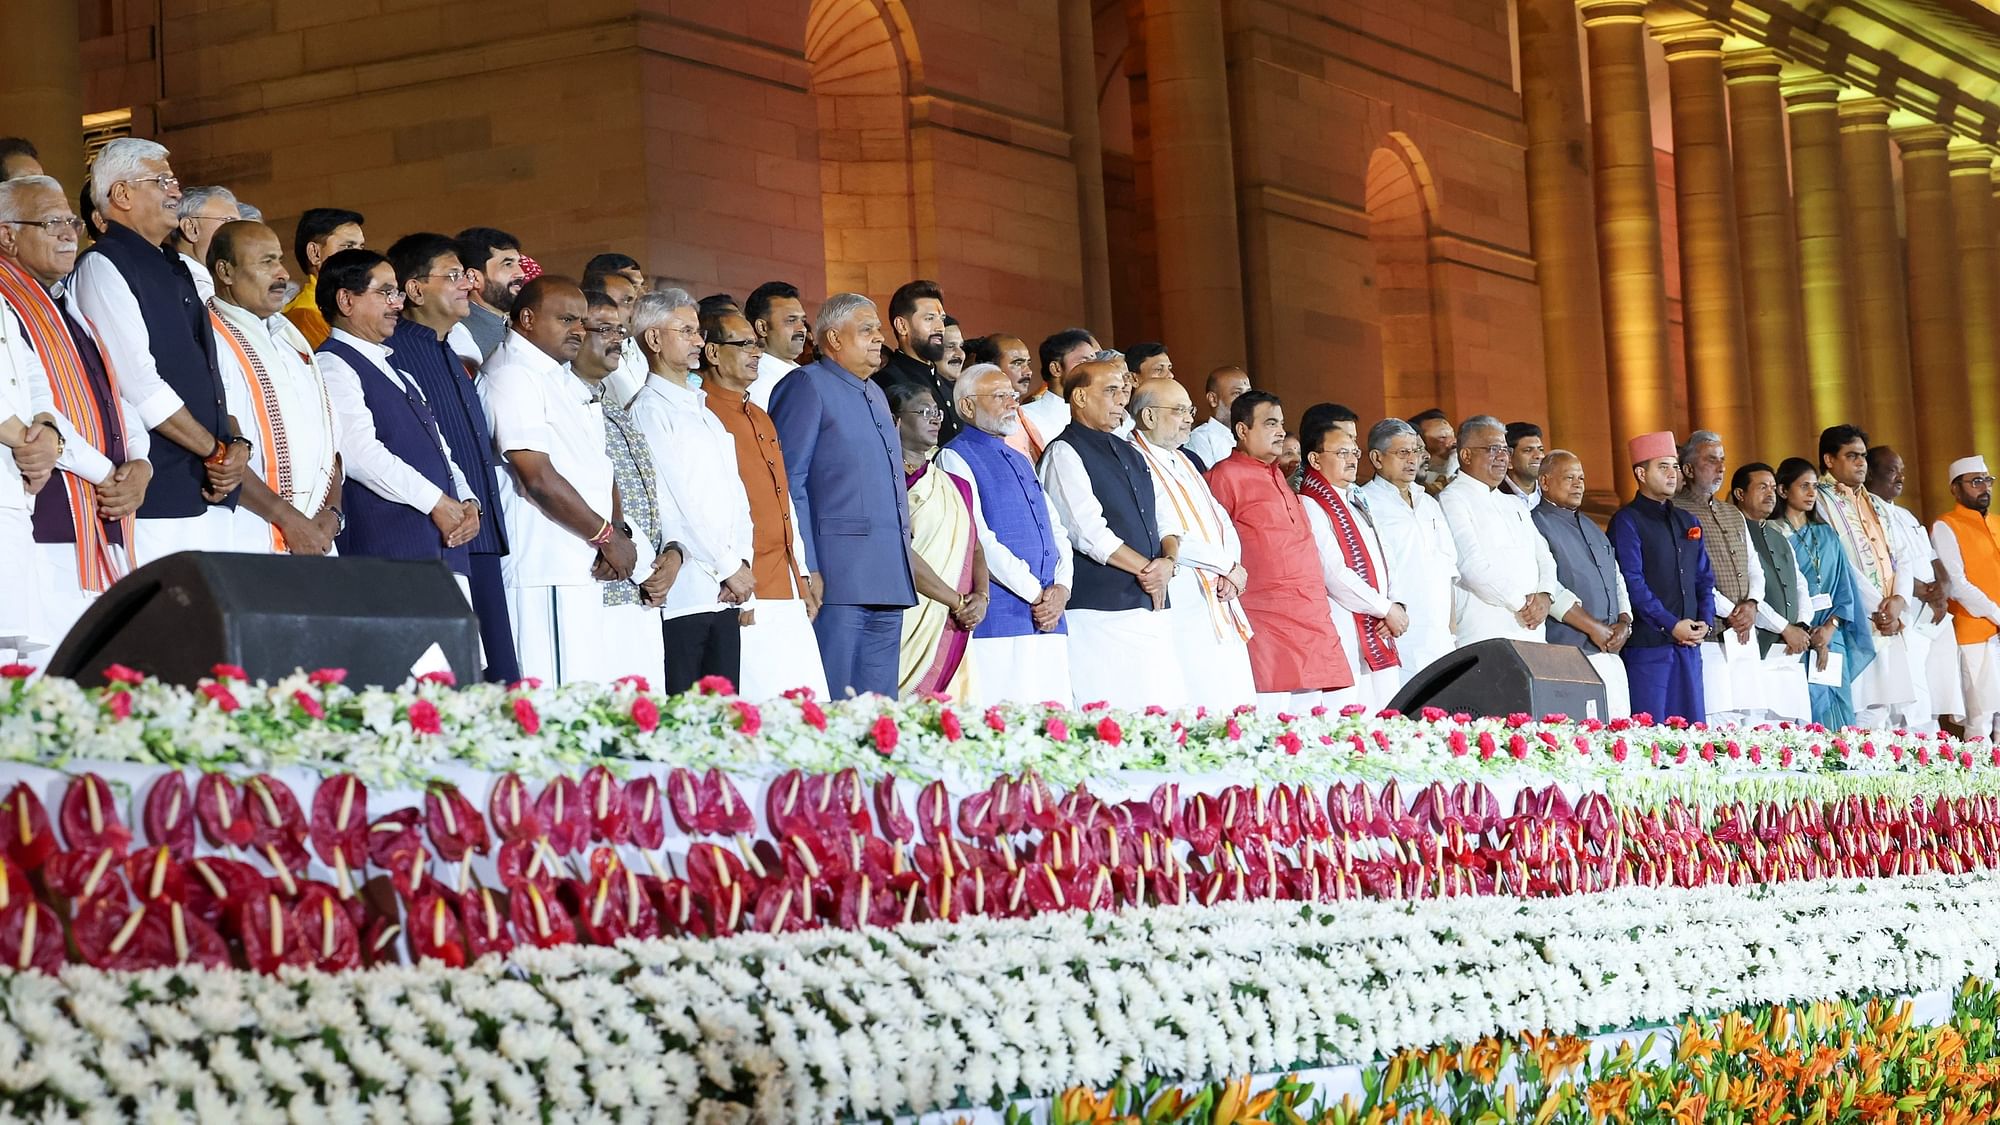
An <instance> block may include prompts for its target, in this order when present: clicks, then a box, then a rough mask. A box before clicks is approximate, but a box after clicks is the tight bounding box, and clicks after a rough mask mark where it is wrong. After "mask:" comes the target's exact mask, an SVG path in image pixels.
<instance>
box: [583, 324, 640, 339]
mask: <svg viewBox="0 0 2000 1125" xmlns="http://www.w3.org/2000/svg"><path fill="white" fill-rule="evenodd" d="M584 331H586V332H594V333H596V334H597V335H598V336H601V337H603V338H604V339H606V340H623V339H625V338H626V337H627V336H630V335H631V334H632V333H630V332H628V331H626V330H625V326H624V325H622V324H593V325H589V326H587V327H586V328H585V329H584Z"/></svg>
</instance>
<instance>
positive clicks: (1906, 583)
mask: <svg viewBox="0 0 2000 1125" xmlns="http://www.w3.org/2000/svg"><path fill="white" fill-rule="evenodd" d="M1819 496H1820V499H1819V510H1820V513H1821V514H1822V515H1824V516H1825V517H1826V520H1827V522H1828V523H1830V524H1832V525H1833V529H1834V531H1835V532H1837V533H1838V534H1839V535H1840V545H1841V548H1842V549H1843V550H1845V551H1846V552H1847V563H1848V566H1849V567H1850V568H1852V569H1853V571H1854V586H1855V589H1857V590H1858V591H1860V594H1861V613H1862V616H1863V618H1868V617H1873V616H1874V615H1875V611H1876V610H1877V609H1878V608H1880V607H1881V605H1882V600H1883V598H1885V597H1887V596H1888V595H1890V594H1896V595H1899V596H1901V597H1902V598H1903V599H1904V600H1905V601H1908V600H1909V598H1910V590H1911V581H1910V575H1909V573H1908V572H1907V571H1906V570H1904V569H1903V566H1902V564H1901V562H1900V560H1897V559H1896V558H1894V557H1893V556H1894V555H1895V554H1896V553H1897V551H1896V540H1897V538H1898V537H1897V535H1896V532H1895V525H1894V524H1892V523H1890V522H1889V521H1890V519H1891V518H1892V517H1891V516H1890V515H1889V512H1888V509H1889V505H1887V504H1884V503H1882V502H1881V501H1880V500H1878V499H1876V498H1875V497H1874V496H1872V495H1870V494H1869V493H1868V492H1866V491H1865V490H1861V489H1853V490H1849V489H1845V488H1843V487H1842V486H1840V485H1838V484H1830V483H1828V482H1822V483H1821V484H1820V490H1819ZM1859 504H1869V505H1872V506H1873V507H1874V508H1875V512H1876V515H1877V516H1878V518H1880V519H1881V521H1882V530H1883V533H1884V535H1885V536H1886V537H1887V539H1888V546H1889V550H1890V553H1891V556H1892V557H1891V558H1890V559H1887V560H1884V562H1885V564H1886V565H1888V566H1889V567H1890V569H1891V570H1892V571H1893V575H1892V578H1891V581H1890V583H1889V584H1888V586H1887V588H1884V587H1882V586H1879V585H1877V584H1876V583H1875V582H1873V581H1871V580H1870V579H1869V577H1868V568H1867V567H1866V566H1864V565H1862V563H1863V560H1862V552H1864V551H1866V550H1868V549H1869V544H1868V541H1867V539H1866V537H1865V536H1864V535H1863V534H1862V531H1861V528H1860V526H1859V523H1860V517H1859V515H1858V514H1855V513H1856V512H1858V508H1851V506H1852V505H1859ZM1869 631H1870V632H1871V633H1873V634H1874V636H1873V639H1874V641H1875V659H1874V660H1872V661H1870V662H1869V664H1868V667H1867V668H1864V669H1862V671H1861V674H1860V675H1859V676H1856V677H1855V679H1854V714H1855V721H1856V722H1857V723H1858V724H1859V725H1861V726H1864V727H1870V728H1881V727H1885V726H1887V725H1888V724H1889V722H1890V718H1891V715H1892V713H1894V712H1906V711H1908V710H1909V709H1910V708H1911V707H1912V706H1913V705H1914V704H1915V702H1916V699H1917V686H1916V683H1915V682H1914V679H1913V677H1912V675H1911V670H1912V663H1911V659H1910V645H1909V636H1908V630H1904V632H1902V633H1898V634H1897V635H1895V636H1893V637H1885V636H1883V635H1881V634H1880V633H1874V626H1873V625H1872V624H1871V625H1870V626H1869Z"/></svg>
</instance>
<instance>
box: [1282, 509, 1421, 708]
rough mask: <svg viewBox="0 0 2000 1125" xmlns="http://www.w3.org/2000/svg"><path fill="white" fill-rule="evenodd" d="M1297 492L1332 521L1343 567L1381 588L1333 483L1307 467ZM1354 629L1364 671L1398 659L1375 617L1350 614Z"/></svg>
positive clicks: (1392, 642)
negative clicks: (1365, 667)
mask: <svg viewBox="0 0 2000 1125" xmlns="http://www.w3.org/2000/svg"><path fill="white" fill-rule="evenodd" d="M1299 495H1301V496H1306V497H1310V498H1311V499H1312V500H1314V501H1315V502H1317V503H1318V504H1319V506H1320V508H1321V510H1323V511H1325V512H1326V518H1327V519H1328V520H1329V521H1331V522H1332V523H1333V533H1334V535H1335V536H1337V537H1338V538H1339V539H1340V553H1341V555H1342V556H1343V559H1344V561H1345V562H1346V564H1347V569H1349V570H1351V571H1353V572H1354V573H1356V574H1359V575H1360V576H1361V579H1362V581H1364V582H1366V583H1368V584H1369V585H1370V586H1373V587H1375V588H1376V589H1377V590H1381V589H1384V588H1386V587H1387V585H1388V582H1387V579H1386V577H1385V578H1384V579H1383V580H1382V581H1379V582H1378V581H1377V580H1376V576H1375V563H1374V560H1373V559H1370V558H1369V557H1368V545H1367V544H1366V543H1364V542H1362V540H1361V529H1360V528H1358V527H1356V526H1355V524H1354V513H1353V511H1352V510H1350V509H1349V508H1348V506H1347V502H1346V501H1344V500H1342V499H1341V498H1340V493H1339V492H1337V491H1336V490H1335V489H1334V487H1333V484H1332V483H1331V482H1330V481H1328V480H1327V479H1326V477H1324V476H1322V475H1321V474H1320V472H1319V470H1317V469H1308V470H1306V473H1305V475H1304V476H1303V477H1301V478H1300V480H1299ZM1354 631H1355V633H1356V634H1358V635H1359V636H1360V638H1361V653H1362V656H1363V658H1364V659H1366V660H1367V661H1368V670H1369V671H1371V672H1380V671H1382V670H1383V669H1384V668H1394V667H1395V666H1396V665H1398V664H1400V663H1401V662H1402V657H1400V656H1398V655H1397V654H1396V642H1395V640H1394V639H1385V638H1384V637H1383V636H1382V633H1381V630H1379V629H1377V628H1376V627H1375V619H1374V618H1373V617H1370V616H1368V615H1367V614H1365V613H1357V614H1355V615H1354Z"/></svg>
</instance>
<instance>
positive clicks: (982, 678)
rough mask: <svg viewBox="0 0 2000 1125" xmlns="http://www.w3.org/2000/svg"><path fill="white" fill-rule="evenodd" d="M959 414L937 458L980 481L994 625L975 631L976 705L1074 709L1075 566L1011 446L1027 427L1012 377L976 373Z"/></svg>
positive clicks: (1065, 536) (970, 375) (962, 390)
mask: <svg viewBox="0 0 2000 1125" xmlns="http://www.w3.org/2000/svg"><path fill="white" fill-rule="evenodd" d="M954 390H955V391H956V392H957V396H958V399H957V401H956V402H955V403H954V404H953V408H954V409H956V410H957V411H958V416H959V417H960V418H961V419H963V420H964V422H965V426H964V428H963V429H961V430H959V432H958V436H957V437H954V438H952V439H951V441H950V442H949V443H947V444H946V445H945V446H944V447H943V448H942V449H940V450H938V453H937V467H938V468H939V469H942V470H943V471H945V472H947V473H950V474H952V475H953V476H956V477H959V478H960V479H963V480H969V481H971V482H972V520H973V525H974V528H975V529H976V531H977V534H978V536H979V548H980V550H981V551H983V552H985V557H986V573H987V576H988V578H989V579H990V582H989V584H988V587H987V588H988V592H989V593H990V594H991V598H992V600H991V601H990V602H989V603H988V605H987V609H986V616H985V617H984V618H982V619H981V620H980V622H979V627H978V628H977V629H975V630H973V633H972V641H971V650H970V653H969V654H968V655H969V658H970V659H972V660H974V661H976V662H977V667H978V668H979V669H980V674H979V675H977V676H975V677H973V680H972V693H971V696H970V702H971V703H973V704H974V705H975V706H982V707H983V706H986V705H987V704H991V703H1002V702H1008V701H1013V702H1020V703H1042V702H1048V701H1051V700H1053V701H1055V702H1058V703H1062V704H1064V705H1068V704H1069V703H1070V701H1071V700H1070V661H1069V625H1068V622H1067V619H1066V617H1065V614H1064V610H1065V609H1066V608H1067V607H1068V605H1069V592H1070V587H1071V585H1072V584H1073V583H1074V582H1075V581H1076V576H1075V572H1076V563H1075V561H1074V559H1072V558H1071V555H1070V551H1071V547H1070V541H1069V530H1068V529H1067V528H1065V527H1064V526H1063V522H1062V517H1061V516H1059V515H1057V514H1056V510H1055V506H1054V505H1053V504H1051V503H1050V502H1049V498H1048V495H1047V494H1046V493H1044V492H1043V491H1042V485H1041V482H1040V481H1039V480H1037V479H1035V467H1034V465H1033V464H1032V463H1030V462H1029V460H1028V458H1027V457H1026V456H1024V455H1023V454H1022V453H1021V452H1020V451H1019V450H1018V449H1015V448H1014V447H1013V445H1012V444H1011V443H1010V442H1009V441H1008V438H1010V437H1011V436H1012V435H1013V434H1014V433H1016V432H1017V430H1018V429H1019V426H1020V408H1019V407H1018V405H1017V403H1019V401H1020V392H1019V391H1017V390H1016V389H1015V380H1014V378H1013V377H1012V376H1011V375H1009V374H1008V373H1007V372H1006V371H1004V370H1002V369H1001V368H999V367H997V366H995V365H993V364H990V363H980V364H974V365H973V366H971V367H968V368H966V369H965V372H964V373H963V374H962V375H960V376H959V377H958V382H957V384H956V385H955V387H954Z"/></svg>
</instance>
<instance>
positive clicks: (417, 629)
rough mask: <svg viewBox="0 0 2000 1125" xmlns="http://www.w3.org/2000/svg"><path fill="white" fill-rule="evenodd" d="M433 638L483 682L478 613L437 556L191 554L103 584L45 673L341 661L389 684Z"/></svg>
mask: <svg viewBox="0 0 2000 1125" xmlns="http://www.w3.org/2000/svg"><path fill="white" fill-rule="evenodd" d="M432 645H436V646H437V647H438V649H439V650H440V651H442V653H443V654H444V658H445V660H446V661H447V662H448V663H449V664H450V665H451V671H452V674H453V675H454V676H456V677H457V678H458V682H459V683H462V684H469V683H475V682H477V681H478V679H479V671H480V669H479V621H478V619H477V618H476V617H474V616H473V613H472V607H471V606H470V605H468V604H466V600H465V595H464V593H462V592H461V591H460V590H459V586H458V581H457V580H456V579H455V578H454V577H453V576H452V573H451V571H450V570H449V569H448V568H446V566H445V565H444V564H443V563H442V562H393V561H391V560H388V559H342V558H307V557H303V556H298V557H294V556H291V555H239V554H225V553H211V552H207V551H185V552H182V553H180V554H174V555H168V556H167V557H166V558H163V559H159V560H157V561H155V562H151V563H147V564H146V565H145V566H142V567H140V568H139V569H137V570H135V571H133V572H132V573H131V574H128V575H126V576H125V577H124V578H122V579H120V580H119V581H118V582H117V583H115V584H114V585H113V586H112V587H111V588H110V589H109V590H106V591H105V592H104V595H103V596H102V597H100V598H98V599H97V601H96V602H95V603H93V604H92V605H91V607H90V608H89V609H88V610H85V611H84V614H83V616H82V617H81V618H79V619H78V620H77V623H76V626H75V627H74V628H72V629H71V630H70V631H69V635H68V636H66V637H64V638H63V642H62V644H61V645H60V646H59V647H58V648H57V649H56V654H55V657H54V658H53V659H52V660H50V662H49V668H48V673H49V675H51V676H66V677H68V678H70V679H73V680H77V681H79V682H82V683H87V684H100V683H103V682H104V669H105V668H107V667H109V666H110V665H112V664H123V665H126V666H127V667H130V668H136V669H138V670H139V671H141V672H145V673H147V674H148V675H152V676H156V677H158V678H159V679H162V680H165V681H167V682H169V683H177V684H192V683H194V682H195V681H196V680H199V679H200V678H202V677H203V676H206V675H208V674H209V670H210V669H212V668H213V667H214V666H215V665H217V664H235V665H237V666H239V667H241V668H242V669H243V670H244V671H246V672H248V673H249V674H250V676H251V677H252V678H262V679H267V680H275V679H278V678H279V677H281V676H288V675H290V674H291V673H293V672H295V671H297V670H298V669H301V668H304V669H307V670H311V669H315V668H345V669H347V682H348V684H349V685H350V686H354V687H361V686H364V685H380V686H384V687H394V686H396V685H397V684H400V683H402V682H403V681H405V680H407V679H409V678H410V668H411V665H413V664H416V663H417V662H418V660H420V659H421V658H422V657H423V656H424V654H425V653H426V652H428V651H429V650H430V647H431V646H432Z"/></svg>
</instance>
